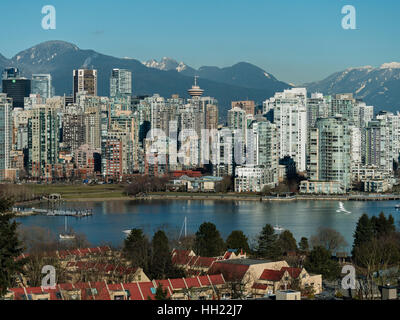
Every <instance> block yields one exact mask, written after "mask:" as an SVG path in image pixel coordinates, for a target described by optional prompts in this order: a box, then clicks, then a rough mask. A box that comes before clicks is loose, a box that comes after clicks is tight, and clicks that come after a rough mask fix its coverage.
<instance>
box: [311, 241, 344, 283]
mask: <svg viewBox="0 0 400 320" xmlns="http://www.w3.org/2000/svg"><path fill="white" fill-rule="evenodd" d="M304 268H305V269H306V270H307V271H308V272H310V273H316V274H321V275H322V277H323V278H326V279H328V280H335V279H337V278H338V277H339V276H340V267H339V263H338V262H337V261H335V260H333V259H332V255H331V252H330V251H329V250H328V249H326V248H324V247H322V246H317V247H315V248H313V249H312V250H311V252H310V254H309V255H308V257H307V259H306V261H305V263H304Z"/></svg>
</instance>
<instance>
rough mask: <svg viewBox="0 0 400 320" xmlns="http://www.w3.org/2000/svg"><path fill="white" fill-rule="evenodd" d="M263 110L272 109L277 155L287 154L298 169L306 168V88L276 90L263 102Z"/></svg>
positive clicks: (303, 169)
mask: <svg viewBox="0 0 400 320" xmlns="http://www.w3.org/2000/svg"><path fill="white" fill-rule="evenodd" d="M264 107H265V109H264V111H265V113H268V112H269V111H272V113H273V122H274V123H275V124H276V127H277V130H278V141H279V149H280V150H279V157H280V158H284V157H285V156H289V157H291V158H293V160H294V161H295V162H296V167H297V170H298V171H305V170H306V163H307V161H306V146H307V89H305V88H293V89H288V90H285V91H284V92H278V93H276V94H275V96H274V97H272V98H270V99H268V100H267V101H265V103H264Z"/></svg>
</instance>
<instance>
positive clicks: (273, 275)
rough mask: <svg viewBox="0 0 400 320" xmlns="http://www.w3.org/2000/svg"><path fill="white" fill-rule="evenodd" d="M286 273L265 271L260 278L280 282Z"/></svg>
mask: <svg viewBox="0 0 400 320" xmlns="http://www.w3.org/2000/svg"><path fill="white" fill-rule="evenodd" d="M284 273H285V271H282V270H270V269H265V270H264V271H263V273H262V274H261V276H260V280H268V281H279V280H281V279H282V276H283V274H284Z"/></svg>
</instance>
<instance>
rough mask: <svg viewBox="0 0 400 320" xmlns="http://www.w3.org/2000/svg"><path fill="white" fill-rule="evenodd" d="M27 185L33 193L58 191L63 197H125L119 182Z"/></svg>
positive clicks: (41, 193) (45, 193)
mask: <svg viewBox="0 0 400 320" xmlns="http://www.w3.org/2000/svg"><path fill="white" fill-rule="evenodd" d="M26 186H28V187H29V188H30V189H31V190H32V191H33V192H34V193H35V194H38V195H48V194H52V193H59V194H61V197H62V198H63V199H77V198H85V199H90V198H121V197H125V196H126V194H125V193H124V186H123V185H119V184H100V185H62V184H60V185H59V184H49V185H46V184H43V185H42V184H31V185H26Z"/></svg>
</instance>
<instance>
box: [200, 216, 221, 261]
mask: <svg viewBox="0 0 400 320" xmlns="http://www.w3.org/2000/svg"><path fill="white" fill-rule="evenodd" d="M194 247H195V249H196V254H197V255H200V256H203V257H215V256H219V255H221V254H222V253H223V251H224V250H225V244H224V240H223V239H222V238H221V235H220V233H219V231H218V230H217V227H216V226H215V224H213V223H211V222H204V223H203V224H202V225H201V226H200V227H199V230H198V231H197V232H196V238H195V245H194Z"/></svg>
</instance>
